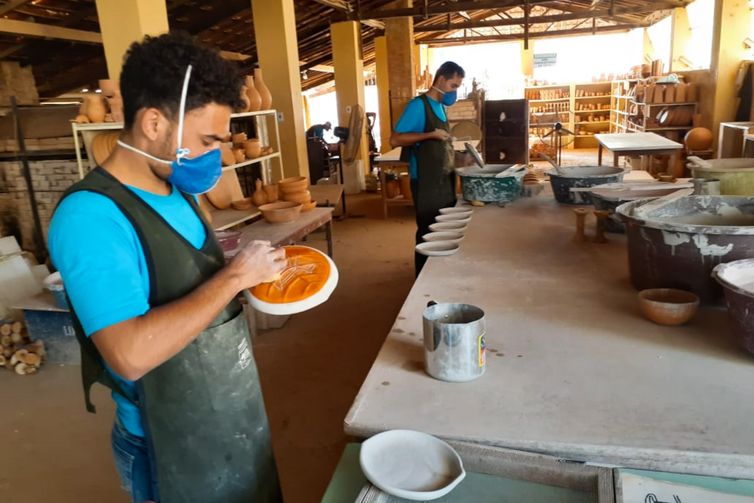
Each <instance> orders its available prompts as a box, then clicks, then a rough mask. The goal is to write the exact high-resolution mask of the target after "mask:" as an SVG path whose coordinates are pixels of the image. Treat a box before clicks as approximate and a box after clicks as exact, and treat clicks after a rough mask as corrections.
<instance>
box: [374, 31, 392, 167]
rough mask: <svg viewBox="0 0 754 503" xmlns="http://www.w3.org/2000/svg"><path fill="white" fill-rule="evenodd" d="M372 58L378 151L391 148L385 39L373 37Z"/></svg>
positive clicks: (387, 150)
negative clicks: (376, 109)
mask: <svg viewBox="0 0 754 503" xmlns="http://www.w3.org/2000/svg"><path fill="white" fill-rule="evenodd" d="M374 60H375V67H376V71H377V98H378V100H379V104H380V110H379V114H380V153H383V154H384V153H385V152H389V151H390V150H392V147H391V146H390V135H391V134H392V132H393V128H392V127H391V126H392V122H391V120H390V77H389V75H388V67H387V39H386V38H385V37H376V38H375V39H374Z"/></svg>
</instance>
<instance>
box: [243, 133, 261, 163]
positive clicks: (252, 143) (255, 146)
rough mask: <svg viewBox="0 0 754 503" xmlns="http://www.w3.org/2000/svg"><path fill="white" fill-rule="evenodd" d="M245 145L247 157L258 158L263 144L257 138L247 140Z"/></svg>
mask: <svg viewBox="0 0 754 503" xmlns="http://www.w3.org/2000/svg"><path fill="white" fill-rule="evenodd" d="M243 146H244V151H245V152H246V157H248V158H249V159H256V158H257V157H259V155H260V154H261V153H262V144H261V143H259V140H258V139H257V138H252V139H250V140H246V141H245V142H244V143H243Z"/></svg>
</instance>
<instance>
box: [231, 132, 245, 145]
mask: <svg viewBox="0 0 754 503" xmlns="http://www.w3.org/2000/svg"><path fill="white" fill-rule="evenodd" d="M230 139H231V141H232V142H233V145H235V146H237V147H240V146H242V145H243V143H244V142H245V141H246V140H248V138H247V137H246V133H235V134H233V135H232V136H231V137H230Z"/></svg>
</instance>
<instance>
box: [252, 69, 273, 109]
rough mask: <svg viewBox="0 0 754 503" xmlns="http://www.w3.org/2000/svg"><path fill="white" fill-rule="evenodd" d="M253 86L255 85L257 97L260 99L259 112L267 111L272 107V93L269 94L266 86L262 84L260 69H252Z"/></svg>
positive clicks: (262, 78)
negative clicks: (257, 92)
mask: <svg viewBox="0 0 754 503" xmlns="http://www.w3.org/2000/svg"><path fill="white" fill-rule="evenodd" d="M254 84H255V85H256V88H257V91H259V95H260V96H261V97H262V108H261V110H269V109H270V108H271V107H272V93H270V89H269V88H268V87H267V84H265V83H264V77H263V76H262V69H261V68H255V69H254Z"/></svg>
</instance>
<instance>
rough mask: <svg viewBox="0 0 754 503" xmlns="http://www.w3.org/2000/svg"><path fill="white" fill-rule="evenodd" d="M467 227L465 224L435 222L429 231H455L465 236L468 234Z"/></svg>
mask: <svg viewBox="0 0 754 503" xmlns="http://www.w3.org/2000/svg"><path fill="white" fill-rule="evenodd" d="M466 227H467V225H466V224H465V223H463V222H435V223H433V224H430V226H429V230H431V231H432V232H441V231H453V232H460V233H461V234H463V233H464V232H466Z"/></svg>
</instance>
